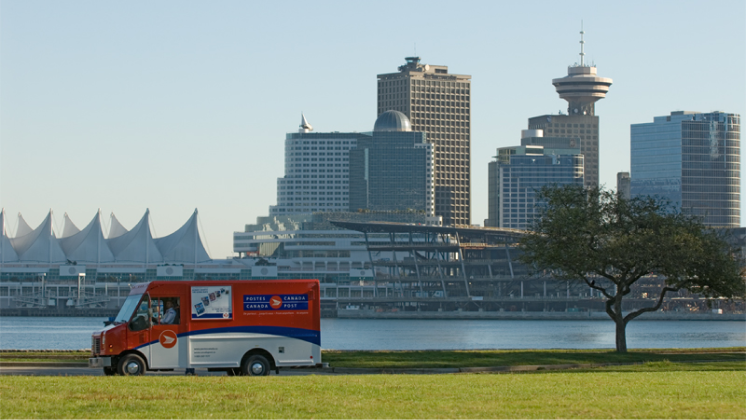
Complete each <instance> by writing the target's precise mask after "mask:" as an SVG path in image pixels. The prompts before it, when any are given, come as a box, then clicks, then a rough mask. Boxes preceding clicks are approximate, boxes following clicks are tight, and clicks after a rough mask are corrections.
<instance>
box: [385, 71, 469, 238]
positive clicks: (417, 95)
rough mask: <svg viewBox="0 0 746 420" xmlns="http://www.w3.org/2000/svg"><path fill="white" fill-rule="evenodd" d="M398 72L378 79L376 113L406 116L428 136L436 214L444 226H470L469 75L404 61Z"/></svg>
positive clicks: (413, 125) (417, 128) (414, 126)
mask: <svg viewBox="0 0 746 420" xmlns="http://www.w3.org/2000/svg"><path fill="white" fill-rule="evenodd" d="M405 60H406V64H404V65H402V66H400V67H399V71H398V72H397V73H387V74H379V75H378V115H381V114H382V113H384V112H386V111H389V110H394V111H399V112H401V113H403V114H404V115H406V116H407V117H408V118H409V120H410V122H411V125H412V131H419V132H425V133H427V141H428V143H432V144H433V149H434V154H435V159H434V161H435V168H434V169H435V170H434V171H433V172H434V178H435V179H434V181H435V182H434V184H435V214H436V215H437V216H442V217H443V224H444V225H469V224H471V76H469V75H461V74H449V73H448V67H447V66H435V65H428V64H421V63H420V58H419V57H406V58H405Z"/></svg>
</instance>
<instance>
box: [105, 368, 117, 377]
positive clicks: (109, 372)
mask: <svg viewBox="0 0 746 420" xmlns="http://www.w3.org/2000/svg"><path fill="white" fill-rule="evenodd" d="M116 374H117V368H115V367H110V366H106V367H105V368H104V375H106V376H114V375H116Z"/></svg>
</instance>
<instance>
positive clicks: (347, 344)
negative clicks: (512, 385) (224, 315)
mask: <svg viewBox="0 0 746 420" xmlns="http://www.w3.org/2000/svg"><path fill="white" fill-rule="evenodd" d="M104 320H105V318H69V317H66V318H35V317H0V349H58V350H75V349H87V348H90V346H91V333H92V332H93V331H95V330H98V329H101V328H102V327H103V325H104V324H103V321H104ZM321 346H322V348H324V349H335V350H467V349H613V348H614V324H613V323H612V322H611V321H608V322H602V321H524V320H399V319H322V320H321ZM627 346H628V348H629V349H635V348H638V349H641V348H713V347H734V346H746V323H745V322H741V321H642V320H640V321H632V322H631V323H630V324H629V325H628V326H627Z"/></svg>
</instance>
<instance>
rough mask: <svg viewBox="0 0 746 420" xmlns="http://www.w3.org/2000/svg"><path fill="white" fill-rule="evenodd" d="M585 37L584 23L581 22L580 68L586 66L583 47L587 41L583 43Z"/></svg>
mask: <svg viewBox="0 0 746 420" xmlns="http://www.w3.org/2000/svg"><path fill="white" fill-rule="evenodd" d="M583 35H585V32H584V31H583V21H582V20H581V21H580V67H583V66H584V61H585V60H584V57H585V52H583V47H584V45H585V41H583Z"/></svg>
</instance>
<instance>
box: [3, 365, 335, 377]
mask: <svg viewBox="0 0 746 420" xmlns="http://www.w3.org/2000/svg"><path fill="white" fill-rule="evenodd" d="M196 373H197V376H226V373H225V372H208V371H207V369H196ZM0 375H21V376H104V371H103V369H92V368H88V367H70V366H65V367H60V366H38V365H37V366H0ZM145 375H146V376H184V369H176V370H174V371H173V372H146V373H145ZM270 375H272V376H276V374H275V373H274V371H273V372H271V373H270ZM306 375H335V373H334V372H332V371H331V369H285V370H280V376H306ZM336 375H339V374H338V373H337V374H336Z"/></svg>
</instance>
